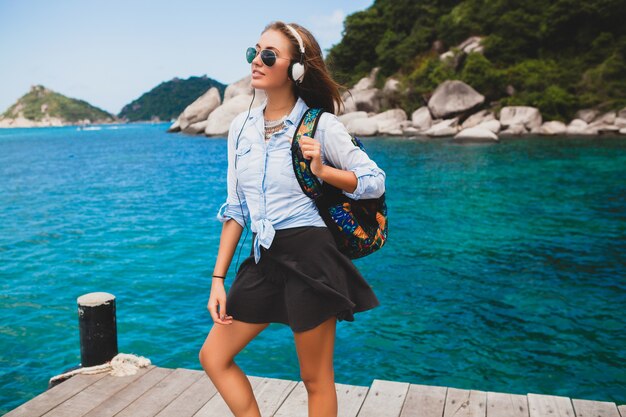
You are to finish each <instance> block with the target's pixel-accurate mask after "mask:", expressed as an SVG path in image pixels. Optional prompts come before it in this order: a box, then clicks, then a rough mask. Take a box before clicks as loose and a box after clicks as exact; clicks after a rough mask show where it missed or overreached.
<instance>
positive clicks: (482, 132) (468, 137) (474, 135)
mask: <svg viewBox="0 0 626 417" xmlns="http://www.w3.org/2000/svg"><path fill="white" fill-rule="evenodd" d="M454 140H455V141H463V142H470V141H471V142H497V141H499V140H500V139H498V135H496V134H495V133H493V132H492V131H491V130H489V129H485V128H482V127H479V126H476V127H469V128H467V129H463V130H461V131H460V132H459V133H457V134H456V135H455V136H454Z"/></svg>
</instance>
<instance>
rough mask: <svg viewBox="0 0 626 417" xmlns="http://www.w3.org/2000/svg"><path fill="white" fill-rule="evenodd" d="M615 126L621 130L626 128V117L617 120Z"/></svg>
mask: <svg viewBox="0 0 626 417" xmlns="http://www.w3.org/2000/svg"><path fill="white" fill-rule="evenodd" d="M613 124H614V125H615V126H617V127H619V128H622V127H626V117H621V116H620V117H618V118H616V119H615V121H614V122H613Z"/></svg>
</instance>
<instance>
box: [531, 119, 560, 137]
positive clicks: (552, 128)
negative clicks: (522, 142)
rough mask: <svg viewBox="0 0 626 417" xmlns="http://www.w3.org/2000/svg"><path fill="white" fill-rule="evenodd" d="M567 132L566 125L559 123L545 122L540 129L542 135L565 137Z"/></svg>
mask: <svg viewBox="0 0 626 417" xmlns="http://www.w3.org/2000/svg"><path fill="white" fill-rule="evenodd" d="M566 131H567V126H565V123H563V122H559V121H556V120H554V121H550V122H545V123H544V124H542V125H541V127H539V128H538V132H537V133H539V134H540V135H551V136H552V135H564V134H565V132H566Z"/></svg>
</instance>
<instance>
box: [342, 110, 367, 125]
mask: <svg viewBox="0 0 626 417" xmlns="http://www.w3.org/2000/svg"><path fill="white" fill-rule="evenodd" d="M337 118H338V119H339V121H340V122H341V123H343V124H344V125H347V124H348V122H349V121H350V120H356V119H366V118H367V112H364V111H353V112H350V113H344V114H342V115H341V116H337Z"/></svg>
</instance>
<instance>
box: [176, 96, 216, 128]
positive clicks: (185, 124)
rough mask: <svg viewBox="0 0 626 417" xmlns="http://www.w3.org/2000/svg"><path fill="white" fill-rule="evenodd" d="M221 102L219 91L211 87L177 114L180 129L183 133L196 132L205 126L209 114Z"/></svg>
mask: <svg viewBox="0 0 626 417" xmlns="http://www.w3.org/2000/svg"><path fill="white" fill-rule="evenodd" d="M220 103H221V98H220V92H219V90H218V89H217V88H215V87H212V88H210V89H209V90H208V91H207V92H206V93H204V94H203V95H201V96H200V97H198V98H197V99H196V101H194V102H193V103H191V104H190V105H189V106H187V107H186V108H185V110H183V112H182V114H181V115H180V116H178V119H177V122H178V126H180V129H181V130H182V131H183V132H185V133H191V134H197V133H200V132H202V131H203V130H204V128H203V127H202V126H204V127H206V120H207V117H208V116H209V114H210V113H211V112H212V111H213V110H215V109H216V108H217V107H218V106H219V105H220Z"/></svg>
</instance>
